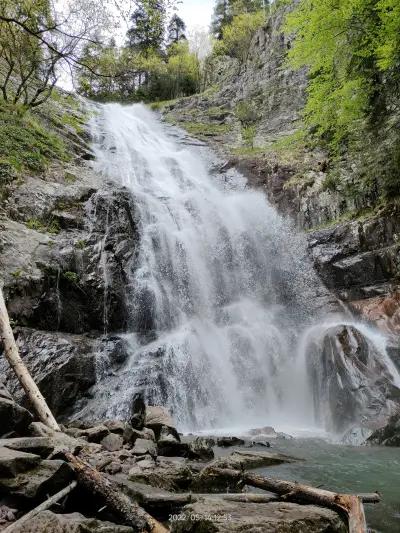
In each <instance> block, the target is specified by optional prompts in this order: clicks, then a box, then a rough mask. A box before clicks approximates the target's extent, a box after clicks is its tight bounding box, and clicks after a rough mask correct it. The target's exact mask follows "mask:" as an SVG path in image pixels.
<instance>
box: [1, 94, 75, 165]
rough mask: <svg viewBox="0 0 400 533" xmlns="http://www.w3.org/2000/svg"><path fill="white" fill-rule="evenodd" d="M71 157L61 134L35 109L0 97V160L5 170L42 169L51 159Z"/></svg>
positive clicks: (64, 159)
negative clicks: (3, 100)
mask: <svg viewBox="0 0 400 533" xmlns="http://www.w3.org/2000/svg"><path fill="white" fill-rule="evenodd" d="M55 159H56V160H63V161H66V160H67V159H68V155H67V151H66V147H65V144H64V142H63V140H62V138H61V137H60V136H59V135H57V134H55V133H52V132H51V131H49V128H46V127H45V126H44V125H43V124H42V123H41V121H40V119H39V118H38V117H36V116H35V115H33V113H31V112H29V111H27V110H26V109H25V108H23V107H21V106H11V105H7V104H5V103H4V102H2V101H0V161H1V167H2V169H3V173H4V172H6V173H7V174H8V175H15V174H18V173H22V172H24V171H31V172H34V173H43V172H44V171H45V170H46V168H47V167H48V165H49V163H50V162H51V161H52V160H55Z"/></svg>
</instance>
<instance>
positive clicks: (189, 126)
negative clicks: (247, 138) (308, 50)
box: [181, 122, 230, 137]
mask: <svg viewBox="0 0 400 533" xmlns="http://www.w3.org/2000/svg"><path fill="white" fill-rule="evenodd" d="M181 125H182V127H183V128H185V130H187V131H188V132H189V133H191V134H192V135H198V136H201V137H215V136H218V135H225V134H227V133H229V131H230V127H229V125H228V124H209V123H208V124H205V123H203V122H183V123H182V124H181Z"/></svg>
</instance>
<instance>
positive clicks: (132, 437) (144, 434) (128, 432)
mask: <svg viewBox="0 0 400 533" xmlns="http://www.w3.org/2000/svg"><path fill="white" fill-rule="evenodd" d="M123 439H124V442H125V443H128V444H135V441H136V440H137V439H146V440H152V441H155V440H156V437H155V435H154V431H153V430H152V429H148V428H143V431H139V430H137V429H133V428H131V426H129V425H128V424H127V425H126V426H125V430H124V434H123Z"/></svg>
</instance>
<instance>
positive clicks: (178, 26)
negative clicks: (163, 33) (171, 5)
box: [167, 13, 186, 45]
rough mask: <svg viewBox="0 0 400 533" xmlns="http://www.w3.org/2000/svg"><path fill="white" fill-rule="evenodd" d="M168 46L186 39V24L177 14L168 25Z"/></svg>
mask: <svg viewBox="0 0 400 533" xmlns="http://www.w3.org/2000/svg"><path fill="white" fill-rule="evenodd" d="M167 31H168V39H167V40H168V45H171V44H174V43H177V42H179V41H180V40H182V39H186V35H185V31H186V24H185V23H184V21H183V20H182V19H181V18H180V17H179V16H178V15H177V14H176V13H175V14H174V15H173V16H172V18H171V20H170V21H169V24H168V30H167Z"/></svg>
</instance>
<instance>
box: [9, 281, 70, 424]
mask: <svg viewBox="0 0 400 533" xmlns="http://www.w3.org/2000/svg"><path fill="white" fill-rule="evenodd" d="M0 338H1V341H2V343H3V347H4V355H5V357H6V359H7V361H8V362H9V363H10V366H11V368H12V369H13V370H14V372H15V374H16V376H17V378H18V380H19V382H20V383H21V385H22V387H23V389H24V391H25V393H26V395H27V397H28V398H29V401H30V402H31V404H32V405H33V407H34V409H35V412H36V414H37V416H38V418H39V420H40V421H41V422H43V424H45V425H46V426H48V427H49V428H50V429H52V430H54V431H60V426H59V425H58V424H57V422H56V419H55V418H54V416H53V414H52V412H51V411H50V409H49V407H48V405H47V403H46V400H45V399H44V398H43V396H42V393H41V392H40V390H39V388H38V386H37V385H36V383H35V382H34V381H33V379H32V377H31V375H30V374H29V371H28V369H27V368H26V366H25V363H24V362H23V361H22V359H21V357H20V355H19V352H18V347H17V345H16V343H15V338H14V334H13V331H12V329H11V325H10V319H9V317H8V312H7V308H6V304H5V301H4V296H3V290H2V287H1V286H0Z"/></svg>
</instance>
